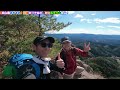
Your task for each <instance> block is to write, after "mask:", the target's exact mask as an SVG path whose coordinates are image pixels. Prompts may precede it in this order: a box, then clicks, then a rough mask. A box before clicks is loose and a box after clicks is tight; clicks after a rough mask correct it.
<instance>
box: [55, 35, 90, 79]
mask: <svg viewBox="0 0 120 90" xmlns="http://www.w3.org/2000/svg"><path fill="white" fill-rule="evenodd" d="M61 44H62V49H61V52H60V57H58V56H57V58H56V60H57V59H58V58H59V59H60V58H61V59H63V61H64V63H65V69H64V71H63V79H73V76H74V74H75V72H77V73H81V72H82V71H84V68H82V67H80V66H77V65H76V56H83V57H87V56H88V51H89V50H90V43H89V44H88V45H86V43H85V45H84V50H81V49H79V48H76V47H73V44H72V42H71V41H70V40H69V37H64V38H62V39H61Z"/></svg>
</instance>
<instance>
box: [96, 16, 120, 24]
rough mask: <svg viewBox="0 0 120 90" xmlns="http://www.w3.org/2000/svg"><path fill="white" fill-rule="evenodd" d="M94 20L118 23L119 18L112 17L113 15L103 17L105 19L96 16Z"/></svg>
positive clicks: (119, 21)
mask: <svg viewBox="0 0 120 90" xmlns="http://www.w3.org/2000/svg"><path fill="white" fill-rule="evenodd" d="M94 21H95V22H96V23H116V24H118V23H120V18H113V17H111V18H105V19H99V18H96V19H94Z"/></svg>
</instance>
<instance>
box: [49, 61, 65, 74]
mask: <svg viewBox="0 0 120 90" xmlns="http://www.w3.org/2000/svg"><path fill="white" fill-rule="evenodd" d="M50 70H55V71H58V72H60V73H62V72H63V71H64V68H59V67H58V66H57V65H56V63H52V62H50Z"/></svg>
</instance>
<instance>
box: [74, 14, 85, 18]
mask: <svg viewBox="0 0 120 90" xmlns="http://www.w3.org/2000/svg"><path fill="white" fill-rule="evenodd" d="M75 18H83V16H82V15H80V14H77V15H76V16H75Z"/></svg>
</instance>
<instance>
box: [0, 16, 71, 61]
mask: <svg viewBox="0 0 120 90" xmlns="http://www.w3.org/2000/svg"><path fill="white" fill-rule="evenodd" d="M70 24H71V23H69V22H68V23H67V24H64V23H63V22H57V19H56V18H55V17H54V16H53V15H42V16H40V17H38V16H33V15H5V16H0V56H1V57H0V58H1V60H7V59H8V58H9V57H10V56H11V55H13V54H15V53H30V54H33V51H32V47H31V46H32V42H33V40H34V39H35V37H36V36H41V35H43V34H44V32H46V31H49V30H60V29H63V28H64V27H67V26H68V25H70ZM57 46H58V45H57ZM57 46H56V44H55V48H57ZM56 51H57V50H55V51H54V50H53V51H52V54H51V55H55V54H56ZM6 52H7V54H6Z"/></svg>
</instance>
